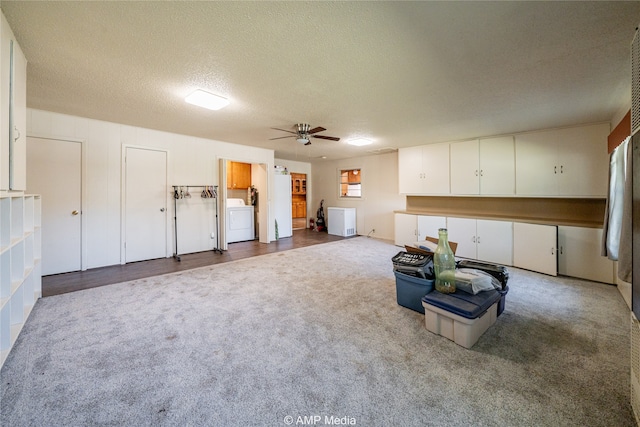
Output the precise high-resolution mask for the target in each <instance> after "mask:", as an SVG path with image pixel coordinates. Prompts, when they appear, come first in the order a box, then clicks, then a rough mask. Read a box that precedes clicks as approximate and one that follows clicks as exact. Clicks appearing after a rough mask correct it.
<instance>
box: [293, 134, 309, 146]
mask: <svg viewBox="0 0 640 427" xmlns="http://www.w3.org/2000/svg"><path fill="white" fill-rule="evenodd" d="M296 141H298V142H299V143H300V144H302V145H304V144H306V143H307V142H309V138H306V137H302V136H301V137H299V138H297V139H296Z"/></svg>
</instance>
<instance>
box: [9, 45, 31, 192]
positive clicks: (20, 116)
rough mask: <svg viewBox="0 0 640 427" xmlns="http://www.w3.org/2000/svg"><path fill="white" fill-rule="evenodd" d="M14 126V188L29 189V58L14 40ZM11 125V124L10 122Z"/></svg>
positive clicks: (12, 134)
mask: <svg viewBox="0 0 640 427" xmlns="http://www.w3.org/2000/svg"><path fill="white" fill-rule="evenodd" d="M11 110H12V116H13V128H12V129H10V130H11V131H10V132H9V134H10V141H9V142H10V143H11V140H13V144H12V145H11V152H10V155H11V178H10V186H11V189H12V190H21V191H25V190H26V189H27V60H26V58H25V57H24V54H23V53H22V49H20V46H19V45H18V43H17V42H15V40H14V42H13V104H12V106H11ZM10 126H11V124H10Z"/></svg>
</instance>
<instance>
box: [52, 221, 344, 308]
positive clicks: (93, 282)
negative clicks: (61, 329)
mask: <svg viewBox="0 0 640 427" xmlns="http://www.w3.org/2000/svg"><path fill="white" fill-rule="evenodd" d="M342 239H344V237H340V236H334V235H330V234H327V233H323V232H315V231H311V230H309V229H300V230H294V231H293V237H287V238H283V239H280V240H277V241H275V242H272V243H269V244H265V243H260V242H258V241H257V240H254V241H250V242H238V243H230V244H229V245H228V246H229V249H228V250H227V251H224V252H223V253H222V254H220V253H219V252H213V251H206V252H198V253H194V254H186V255H180V261H177V260H175V259H174V258H160V259H154V260H150V261H140V262H133V263H130V264H125V265H113V266H109V267H101V268H94V269H90V270H86V271H77V272H73V273H63V274H55V275H51V276H44V277H43V278H42V296H43V297H48V296H52V295H58V294H64V293H67V292H73V291H79V290H82V289H89V288H95V287H98V286H104V285H110V284H113V283H119V282H125V281H127V280H135V279H142V278H145V277H151V276H157V275H160V274H166V273H173V272H176V271H183V270H189V269H191V268H197V267H204V266H206V265H211V264H219V263H223V262H229V261H235V260H238V259H243V258H249V257H252V256H256V255H264V254H268V253H272V252H280V251H286V250H288V249H294V248H301V247H304V246H311V245H316V244H319V243H326V242H332V241H335V240H342Z"/></svg>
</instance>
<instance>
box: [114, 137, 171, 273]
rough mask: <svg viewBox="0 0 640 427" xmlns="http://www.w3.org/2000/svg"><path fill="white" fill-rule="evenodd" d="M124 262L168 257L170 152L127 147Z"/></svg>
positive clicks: (125, 162)
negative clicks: (168, 172) (168, 174)
mask: <svg viewBox="0 0 640 427" xmlns="http://www.w3.org/2000/svg"><path fill="white" fill-rule="evenodd" d="M123 193H124V195H123V198H124V206H123V211H124V221H123V223H124V226H123V228H124V230H123V231H124V233H123V249H124V262H125V263H129V262H135V261H142V260H148V259H156V258H164V257H166V256H167V194H168V192H167V152H166V151H163V150H155V149H151V148H137V147H126V146H125V147H124V191H123Z"/></svg>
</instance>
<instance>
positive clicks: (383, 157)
mask: <svg viewBox="0 0 640 427" xmlns="http://www.w3.org/2000/svg"><path fill="white" fill-rule="evenodd" d="M356 168H360V169H361V170H362V198H361V199H341V198H340V197H339V192H340V190H339V182H340V180H339V179H340V178H339V174H340V169H356ZM311 184H312V185H313V197H311V198H307V204H308V205H310V207H309V210H310V212H309V214H310V216H311V217H312V218H315V217H316V212H317V210H318V208H319V207H320V201H321V200H322V199H324V213H325V218H326V215H327V208H328V207H343V208H356V228H357V230H356V232H357V233H358V234H360V235H368V234H369V233H370V232H371V230H373V229H375V230H376V231H375V233H372V234H371V237H375V238H378V239H385V240H393V238H394V231H393V227H394V222H393V211H395V210H403V209H405V207H406V199H405V196H403V195H400V194H398V153H397V152H393V153H388V154H378V155H372V156H366V157H356V158H351V159H344V160H336V161H326V162H324V161H322V162H321V161H319V162H317V163H313V168H312V174H311Z"/></svg>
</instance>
